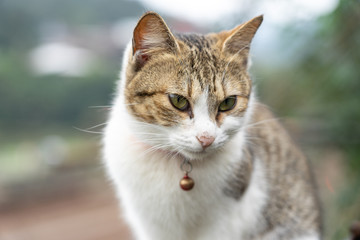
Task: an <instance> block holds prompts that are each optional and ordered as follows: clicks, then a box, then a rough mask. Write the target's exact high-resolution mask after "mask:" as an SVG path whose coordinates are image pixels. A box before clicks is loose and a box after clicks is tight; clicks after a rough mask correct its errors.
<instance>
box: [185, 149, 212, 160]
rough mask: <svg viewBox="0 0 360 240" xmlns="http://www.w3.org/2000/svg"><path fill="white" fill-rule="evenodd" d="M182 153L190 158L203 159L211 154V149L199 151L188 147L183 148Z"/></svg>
mask: <svg viewBox="0 0 360 240" xmlns="http://www.w3.org/2000/svg"><path fill="white" fill-rule="evenodd" d="M180 154H181V155H183V156H184V157H185V158H186V159H189V160H202V159H204V158H206V157H208V156H209V155H210V151H209V150H208V149H204V150H198V151H196V150H188V149H186V150H182V151H181V152H180Z"/></svg>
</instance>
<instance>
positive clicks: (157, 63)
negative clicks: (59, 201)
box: [103, 12, 322, 240]
mask: <svg viewBox="0 0 360 240" xmlns="http://www.w3.org/2000/svg"><path fill="white" fill-rule="evenodd" d="M262 20H263V17H262V16H259V17H256V18H254V19H252V20H250V21H248V22H246V23H244V24H242V25H239V26H238V27H236V28H234V29H232V30H230V31H223V32H220V33H210V34H207V35H199V34H174V33H172V32H171V31H170V30H169V28H168V27H167V25H166V23H165V21H164V20H163V19H162V18H161V17H160V16H159V15H158V14H157V13H154V12H148V13H146V14H144V15H143V16H142V17H141V18H140V20H139V22H138V24H137V25H136V27H135V29H134V33H133V39H132V41H131V42H130V43H129V45H128V47H127V49H126V51H125V54H124V60H123V67H122V71H121V79H120V81H119V85H118V89H117V96H116V98H115V100H114V105H113V107H112V111H111V115H110V119H109V123H108V125H107V127H106V129H105V134H104V138H103V142H104V161H105V165H106V169H107V172H108V174H109V176H110V178H111V179H112V180H113V182H114V186H115V189H116V192H117V195H118V197H119V199H120V202H121V205H122V207H123V211H124V216H125V219H126V220H127V222H128V223H129V225H130V227H131V229H132V230H133V233H134V236H135V238H136V239H139V240H185V239H188V240H197V239H202V240H209V239H219V240H236V239H237V240H256V239H259V240H260V239H262V240H285V239H286V240H289V239H290V240H317V239H321V238H322V237H321V219H320V211H319V206H318V203H317V198H316V193H315V191H314V187H313V181H312V177H311V174H310V171H309V167H308V164H307V161H306V159H305V157H304V155H303V154H302V153H301V151H300V150H299V149H298V148H297V147H296V146H295V145H294V143H293V142H292V140H291V139H290V137H289V136H288V135H287V133H286V132H285V130H284V129H283V127H282V126H281V125H280V124H279V122H278V121H277V120H276V119H274V116H273V115H272V114H271V112H270V111H269V110H268V109H267V108H266V107H265V106H264V105H262V104H260V103H259V102H258V100H257V99H256V94H255V93H254V88H253V87H252V81H251V79H250V77H249V73H248V67H249V60H248V58H249V48H250V43H251V41H252V39H253V37H254V35H255V33H256V31H257V29H258V28H259V26H260V25H261V23H262ZM275 94H276V93H275ZM179 181H180V182H181V184H180V185H179ZM184 182H185V183H184ZM191 188H192V189H191ZM184 189H185V190H188V191H184ZM190 189H191V190H190Z"/></svg>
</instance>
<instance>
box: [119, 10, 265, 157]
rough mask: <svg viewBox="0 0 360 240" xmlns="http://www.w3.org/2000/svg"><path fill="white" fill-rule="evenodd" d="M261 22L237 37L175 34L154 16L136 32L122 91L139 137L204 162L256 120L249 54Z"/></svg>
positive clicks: (252, 22) (247, 25)
mask: <svg viewBox="0 0 360 240" xmlns="http://www.w3.org/2000/svg"><path fill="white" fill-rule="evenodd" d="M261 22H262V16H259V17H256V18H254V19H252V20H250V21H248V22H246V23H244V24H242V25H240V26H238V27H236V28H234V29H233V30H230V31H224V32H220V33H211V34H208V35H197V34H187V35H182V34H179V35H174V34H173V33H172V32H171V31H170V30H169V28H168V27H167V25H166V23H165V22H164V20H163V19H162V18H161V17H160V16H159V15H158V14H156V13H153V12H148V13H146V14H144V15H143V16H142V17H141V19H140V20H139V22H138V24H137V26H136V27H135V29H134V34H133V40H132V49H130V50H129V51H130V52H129V53H127V54H128V58H127V63H126V68H125V76H126V81H125V82H124V84H123V90H122V91H123V97H124V102H125V104H126V107H127V108H126V109H127V111H128V112H129V113H130V115H131V116H133V121H132V123H131V124H132V128H134V129H132V130H133V132H134V133H135V135H136V137H137V138H140V139H141V140H142V141H144V142H146V143H147V144H149V145H151V146H153V148H154V149H162V150H165V151H170V152H176V153H179V154H181V155H183V156H185V157H186V158H188V159H203V158H205V157H206V156H208V155H209V154H211V153H213V152H214V151H218V150H220V149H221V148H222V147H223V146H224V145H225V144H226V142H228V141H229V139H231V137H232V136H234V134H236V133H237V132H239V131H240V130H241V128H242V127H243V126H244V124H245V120H246V118H247V115H249V114H250V113H249V112H250V110H249V108H250V107H249V106H250V104H249V102H250V96H251V89H252V87H251V80H250V77H249V74H248V72H247V69H248V55H249V47H250V43H251V40H252V38H253V37H254V35H255V33H256V31H257V29H258V27H259V26H260V24H261Z"/></svg>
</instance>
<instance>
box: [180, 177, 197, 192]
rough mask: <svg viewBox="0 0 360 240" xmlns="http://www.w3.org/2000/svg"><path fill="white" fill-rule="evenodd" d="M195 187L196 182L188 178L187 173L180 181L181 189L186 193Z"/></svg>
mask: <svg viewBox="0 0 360 240" xmlns="http://www.w3.org/2000/svg"><path fill="white" fill-rule="evenodd" d="M194 185H195V182H194V180H193V179H192V178H191V177H189V176H188V174H187V173H185V176H184V177H183V178H182V179H181V180H180V187H181V188H182V189H183V190H184V191H189V190H191V189H192V188H193V187H194Z"/></svg>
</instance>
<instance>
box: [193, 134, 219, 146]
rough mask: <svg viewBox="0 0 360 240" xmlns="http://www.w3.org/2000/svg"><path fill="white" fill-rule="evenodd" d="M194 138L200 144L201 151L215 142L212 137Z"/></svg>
mask: <svg viewBox="0 0 360 240" xmlns="http://www.w3.org/2000/svg"><path fill="white" fill-rule="evenodd" d="M196 138H197V140H198V141H199V142H200V144H201V146H202V147H203V149H205V148H207V147H208V146H210V145H211V144H212V143H213V142H214V140H215V138H214V137H213V136H200V137H196Z"/></svg>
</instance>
